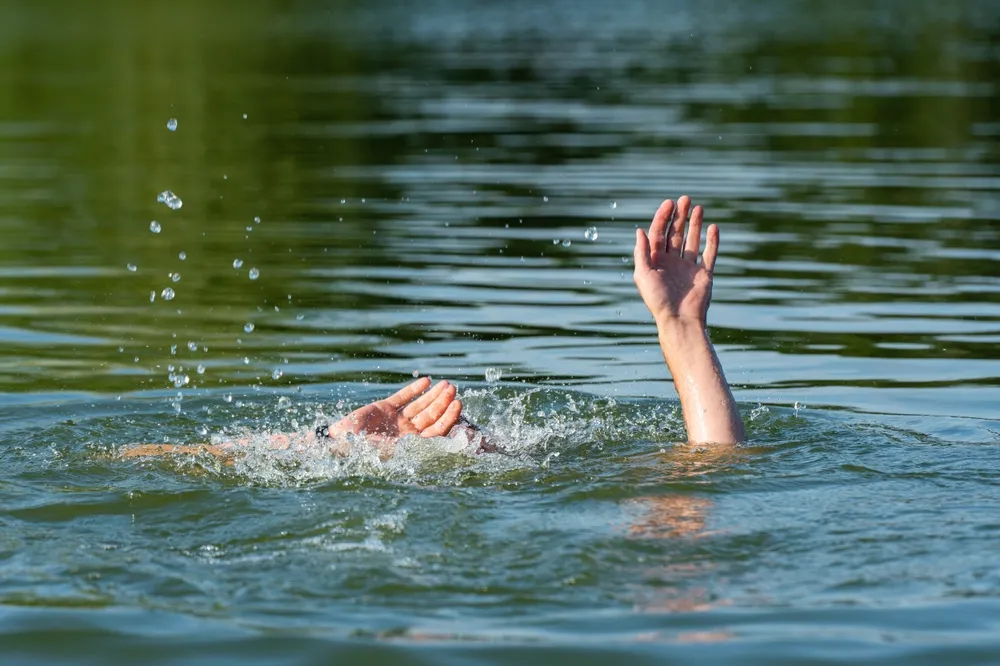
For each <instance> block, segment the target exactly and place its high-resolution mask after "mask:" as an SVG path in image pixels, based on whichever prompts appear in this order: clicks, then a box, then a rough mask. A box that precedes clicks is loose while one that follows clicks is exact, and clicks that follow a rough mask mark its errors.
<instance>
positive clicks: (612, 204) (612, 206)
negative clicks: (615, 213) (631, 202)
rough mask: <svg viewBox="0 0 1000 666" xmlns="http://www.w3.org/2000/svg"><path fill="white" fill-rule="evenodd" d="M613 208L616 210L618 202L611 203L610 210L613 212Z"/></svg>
mask: <svg viewBox="0 0 1000 666" xmlns="http://www.w3.org/2000/svg"><path fill="white" fill-rule="evenodd" d="M615 208H618V202H617V201H612V202H611V210H614V209H615Z"/></svg>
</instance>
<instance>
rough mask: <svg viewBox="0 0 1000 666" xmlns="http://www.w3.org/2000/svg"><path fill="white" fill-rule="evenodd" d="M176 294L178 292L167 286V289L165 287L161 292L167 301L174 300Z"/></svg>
mask: <svg viewBox="0 0 1000 666" xmlns="http://www.w3.org/2000/svg"><path fill="white" fill-rule="evenodd" d="M175 295H176V294H174V290H173V289H171V288H170V287H167V288H166V289H164V290H163V291H161V292H160V297H161V298H162V299H163V300H165V301H172V300H174V296H175Z"/></svg>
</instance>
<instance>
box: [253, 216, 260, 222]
mask: <svg viewBox="0 0 1000 666" xmlns="http://www.w3.org/2000/svg"><path fill="white" fill-rule="evenodd" d="M253 221H254V224H260V216H259V215H255V216H254V218H253Z"/></svg>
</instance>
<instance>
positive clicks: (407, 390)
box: [385, 377, 431, 409]
mask: <svg viewBox="0 0 1000 666" xmlns="http://www.w3.org/2000/svg"><path fill="white" fill-rule="evenodd" d="M430 385H431V379H430V377H421V378H420V379H418V380H417V381H415V382H410V383H409V384H407V385H406V386H404V387H403V388H401V389H400V390H399V391H397V392H396V393H393V394H392V395H390V396H389V397H388V398H386V399H385V401H386V402H387V403H389V404H390V405H392V407H393V408H395V409H399V408H400V407H402V406H403V405H405V404H406V403H408V402H410V401H411V400H413V399H414V398H416V397H417V396H418V395H420V394H421V393H423V392H424V391H426V390H427V387H428V386H430Z"/></svg>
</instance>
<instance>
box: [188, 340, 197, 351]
mask: <svg viewBox="0 0 1000 666" xmlns="http://www.w3.org/2000/svg"><path fill="white" fill-rule="evenodd" d="M188 350H189V351H193V352H196V351H198V343H197V342H194V341H191V340H189V341H188Z"/></svg>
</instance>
